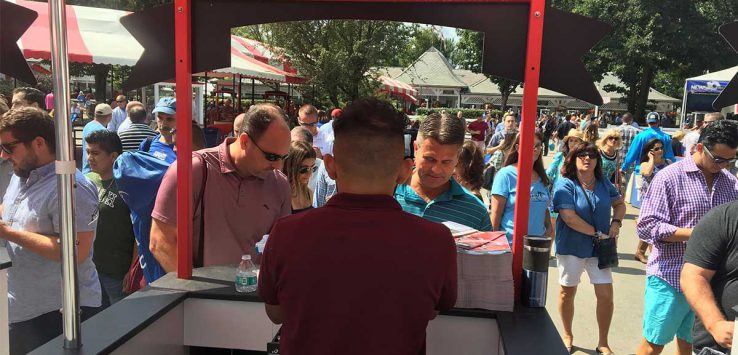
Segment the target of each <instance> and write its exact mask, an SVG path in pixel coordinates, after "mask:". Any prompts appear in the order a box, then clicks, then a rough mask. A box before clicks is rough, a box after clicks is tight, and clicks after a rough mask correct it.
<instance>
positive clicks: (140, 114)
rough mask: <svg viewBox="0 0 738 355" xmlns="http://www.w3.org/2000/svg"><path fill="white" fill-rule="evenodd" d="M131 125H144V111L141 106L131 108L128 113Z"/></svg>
mask: <svg viewBox="0 0 738 355" xmlns="http://www.w3.org/2000/svg"><path fill="white" fill-rule="evenodd" d="M128 118H130V119H131V123H146V109H145V108H144V107H143V106H133V107H131V110H130V111H129V112H128Z"/></svg>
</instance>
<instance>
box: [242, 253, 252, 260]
mask: <svg viewBox="0 0 738 355" xmlns="http://www.w3.org/2000/svg"><path fill="white" fill-rule="evenodd" d="M241 260H251V255H248V254H246V255H244V256H242V257H241Z"/></svg>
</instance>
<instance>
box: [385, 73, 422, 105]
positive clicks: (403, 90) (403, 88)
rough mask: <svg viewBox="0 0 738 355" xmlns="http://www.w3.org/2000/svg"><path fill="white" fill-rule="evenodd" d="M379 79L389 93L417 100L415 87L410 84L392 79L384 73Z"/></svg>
mask: <svg viewBox="0 0 738 355" xmlns="http://www.w3.org/2000/svg"><path fill="white" fill-rule="evenodd" d="M379 81H381V82H382V85H384V91H386V92H388V93H390V94H394V95H400V96H404V97H407V98H408V99H410V100H412V101H417V99H416V98H415V96H417V95H418V90H417V89H415V88H414V87H413V86H412V85H410V84H406V83H403V82H402V81H399V80H395V79H392V78H390V77H388V76H385V75H382V76H380V77H379Z"/></svg>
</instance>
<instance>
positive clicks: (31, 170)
mask: <svg viewBox="0 0 738 355" xmlns="http://www.w3.org/2000/svg"><path fill="white" fill-rule="evenodd" d="M55 144H56V135H55V130H54V121H53V120H52V119H51V117H49V115H48V113H46V111H44V110H42V109H38V108H31V107H23V108H17V109H13V110H11V111H10V112H8V113H6V114H5V115H4V116H3V119H2V120H1V121H0V150H1V151H2V153H0V156H2V157H3V158H5V159H8V160H10V161H11V162H12V164H13V171H14V172H15V176H13V178H12V180H11V182H10V186H8V191H7V192H6V194H5V197H6V198H7V199H6V203H5V205H4V208H3V211H2V221H0V239H3V240H4V241H6V242H7V244H6V245H5V247H6V248H7V251H8V255H9V256H10V260H11V261H12V262H13V267H12V268H11V269H12V270H10V269H9V271H8V294H9V307H8V311H9V314H8V315H9V317H8V318H9V321H10V354H27V353H28V352H30V351H31V350H32V349H34V348H36V347H38V346H39V345H41V344H43V343H46V342H47V341H49V340H51V339H52V338H54V337H56V336H57V335H59V334H61V332H62V319H61V318H62V315H61V313H60V312H59V309H60V308H61V306H62V305H61V300H62V295H61V288H60V287H59V285H60V284H61V282H62V281H61V273H60V272H59V268H60V265H59V263H60V255H61V250H60V248H61V244H60V240H59V233H60V231H59V218H60V216H59V213H60V212H59V205H58V200H59V190H58V185H57V175H56V170H55V164H54V161H55V160H56V145H55ZM75 186H76V187H75V196H76V203H75V213H76V220H75V225H76V231H77V235H76V241H77V268H78V275H79V276H78V277H79V304H80V306H81V312H82V313H81V315H82V320H85V319H87V318H89V317H90V316H92V315H93V314H94V313H95V312H96V308H97V307H99V306H100V292H101V291H100V282H99V281H98V276H97V271H96V270H95V264H94V262H93V261H92V243H93V240H94V239H95V230H96V228H97V205H98V196H97V189H96V188H95V185H93V184H92V183H91V182H90V181H89V180H87V179H86V178H85V177H84V175H82V173H81V172H79V171H77V172H76V175H75Z"/></svg>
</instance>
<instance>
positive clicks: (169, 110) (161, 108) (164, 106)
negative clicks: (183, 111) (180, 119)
mask: <svg viewBox="0 0 738 355" xmlns="http://www.w3.org/2000/svg"><path fill="white" fill-rule="evenodd" d="M158 112H163V113H166V114H167V115H174V114H176V113H177V99H175V98H173V97H162V98H161V99H159V102H157V103H156V107H154V110H153V111H151V113H153V114H156V113H158Z"/></svg>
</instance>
